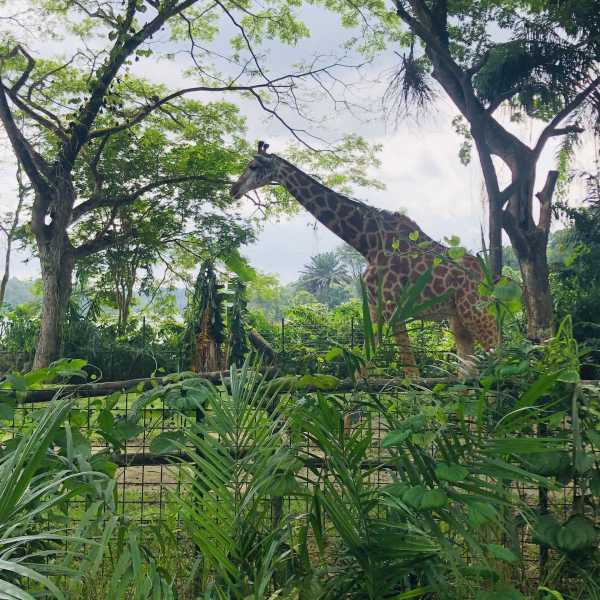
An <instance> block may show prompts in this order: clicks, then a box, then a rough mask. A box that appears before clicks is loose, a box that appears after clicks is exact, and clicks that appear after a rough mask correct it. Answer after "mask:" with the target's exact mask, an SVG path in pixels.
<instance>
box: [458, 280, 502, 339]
mask: <svg viewBox="0 0 600 600" xmlns="http://www.w3.org/2000/svg"><path fill="white" fill-rule="evenodd" d="M480 301H481V298H480V296H479V295H476V294H475V293H474V292H473V291H472V290H471V291H470V292H468V291H465V292H463V293H461V294H457V297H456V309H457V313H458V318H459V319H460V321H461V322H462V324H463V325H464V327H465V328H466V329H467V330H468V331H469V332H470V334H471V335H472V336H473V337H474V338H475V339H476V340H477V341H478V342H479V343H480V344H481V346H482V348H483V349H484V350H486V351H489V350H491V349H492V348H495V347H496V346H497V345H498V328H497V326H496V319H495V317H494V315H491V314H490V313H488V312H487V311H486V310H484V309H483V308H480V307H479V306H477V303H478V302H480Z"/></svg>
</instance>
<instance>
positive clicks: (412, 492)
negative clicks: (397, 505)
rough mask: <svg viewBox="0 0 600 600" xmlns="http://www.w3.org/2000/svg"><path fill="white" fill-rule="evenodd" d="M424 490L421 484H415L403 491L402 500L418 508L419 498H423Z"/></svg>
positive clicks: (419, 504)
mask: <svg viewBox="0 0 600 600" xmlns="http://www.w3.org/2000/svg"><path fill="white" fill-rule="evenodd" d="M425 492H426V490H425V488H424V487H423V486H422V485H416V486H414V487H411V488H410V489H409V490H407V491H406V492H404V495H403V496H402V500H404V502H406V504H408V505H409V506H412V507H413V508H419V507H420V506H421V500H422V499H423V496H424V495H425Z"/></svg>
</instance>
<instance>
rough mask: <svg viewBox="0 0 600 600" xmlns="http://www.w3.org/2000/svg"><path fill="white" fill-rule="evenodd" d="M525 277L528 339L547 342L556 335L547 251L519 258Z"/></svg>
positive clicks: (524, 293)
mask: <svg viewBox="0 0 600 600" xmlns="http://www.w3.org/2000/svg"><path fill="white" fill-rule="evenodd" d="M517 257H518V258H519V264H520V265H521V275H522V276H523V285H524V290H523V296H524V298H525V308H526V311H527V337H528V338H529V339H530V340H532V341H534V342H538V343H539V342H545V341H546V340H548V339H549V338H551V337H552V336H553V335H554V308H553V303H552V294H551V292H550V284H549V281H548V261H547V258H546V249H545V247H544V249H543V250H542V249H540V251H539V252H534V253H533V254H531V255H528V256H519V254H518V252H517Z"/></svg>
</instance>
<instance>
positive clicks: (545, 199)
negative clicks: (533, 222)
mask: <svg viewBox="0 0 600 600" xmlns="http://www.w3.org/2000/svg"><path fill="white" fill-rule="evenodd" d="M558 175H559V173H558V171H548V175H547V176H546V183H545V184H544V187H543V188H542V189H541V190H540V191H539V192H538V193H537V194H536V195H535V196H536V198H537V199H538V200H539V201H540V218H539V221H538V225H537V229H538V231H540V232H541V233H543V234H544V235H548V232H549V231H550V224H551V222H552V196H553V195H554V188H555V187H556V182H557V181H558Z"/></svg>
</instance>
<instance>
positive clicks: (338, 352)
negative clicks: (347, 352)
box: [325, 346, 344, 362]
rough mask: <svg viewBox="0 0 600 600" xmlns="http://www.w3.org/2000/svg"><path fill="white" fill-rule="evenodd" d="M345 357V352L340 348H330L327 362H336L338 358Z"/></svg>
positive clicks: (326, 357)
mask: <svg viewBox="0 0 600 600" xmlns="http://www.w3.org/2000/svg"><path fill="white" fill-rule="evenodd" d="M343 355H344V351H343V350H342V349H341V348H340V347H338V346H334V347H333V348H330V349H329V350H328V352H327V353H326V354H325V360H326V361H327V362H331V361H333V360H335V359H336V358H339V357H340V356H343Z"/></svg>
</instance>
